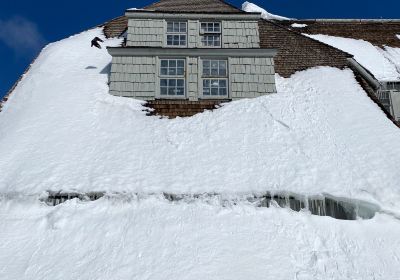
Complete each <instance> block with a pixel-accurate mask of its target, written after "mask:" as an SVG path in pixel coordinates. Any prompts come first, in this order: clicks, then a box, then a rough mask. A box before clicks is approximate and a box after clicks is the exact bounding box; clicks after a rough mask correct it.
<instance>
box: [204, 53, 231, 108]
mask: <svg viewBox="0 0 400 280" xmlns="http://www.w3.org/2000/svg"><path fill="white" fill-rule="evenodd" d="M203 60H225V61H226V76H225V77H203ZM198 64H199V75H198V89H199V92H198V97H199V99H208V100H213V99H230V96H231V75H230V71H229V58H228V57H212V58H211V57H199V60H198ZM205 79H206V80H226V94H227V95H225V96H220V95H217V96H215V95H203V80H205Z"/></svg>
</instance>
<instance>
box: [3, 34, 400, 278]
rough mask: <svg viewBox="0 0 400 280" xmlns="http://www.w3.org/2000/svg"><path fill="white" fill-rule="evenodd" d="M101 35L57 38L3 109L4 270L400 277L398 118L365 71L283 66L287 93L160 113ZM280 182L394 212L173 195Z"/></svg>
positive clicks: (280, 186) (233, 191) (28, 274)
mask: <svg viewBox="0 0 400 280" xmlns="http://www.w3.org/2000/svg"><path fill="white" fill-rule="evenodd" d="M102 32H103V30H102V28H96V29H92V30H89V31H87V32H83V33H81V34H78V35H75V36H72V37H70V38H67V39H64V40H62V41H59V42H56V43H53V44H50V45H48V46H47V47H46V48H45V49H44V50H43V51H42V52H41V54H40V56H39V57H38V59H37V60H36V61H35V63H33V65H32V67H31V69H30V70H29V71H28V72H27V73H26V75H24V76H23V78H22V80H21V82H20V83H19V84H18V85H17V87H16V88H15V89H14V91H13V92H12V94H11V95H10V99H9V101H8V102H7V103H6V104H5V106H4V110H3V111H2V112H1V113H0V155H1V156H0V170H1V176H0V217H1V223H0V224H1V226H0V240H2V243H1V245H0V247H1V250H0V264H1V269H0V278H1V279H3V278H4V279H63V280H68V279H132V278H135V279H150V280H153V279H157V280H158V279H187V280H192V279H193V280H194V279H203V278H206V279H212V280H213V279H215V280H217V279H218V280H219V279H233V280H236V279H237V280H239V279H240V280H241V279H266V278H268V279H278V280H279V279H348V278H350V279H385V280H386V279H395V278H396V277H397V276H398V275H399V274H400V261H399V260H400V257H399V252H398V248H399V247H400V240H399V238H398V236H399V234H400V223H399V217H400V204H399V201H400V187H399V186H400V176H399V166H400V131H399V130H398V128H396V127H395V126H394V125H393V124H392V123H391V122H390V121H389V120H388V119H387V118H386V117H385V115H384V114H383V112H382V111H381V110H380V109H379V108H378V107H377V106H376V105H375V104H374V103H373V102H372V101H371V100H370V99H369V98H368V97H367V95H366V94H365V92H364V91H363V90H362V88H361V87H360V86H359V84H358V83H357V82H356V80H355V79H354V74H353V72H351V71H350V70H348V69H347V70H340V69H337V68H329V67H317V68H313V69H308V70H306V71H302V72H299V73H296V74H294V75H293V76H292V77H290V78H282V77H280V76H279V75H277V76H276V78H277V88H278V93H277V94H273V95H269V96H264V97H260V98H256V99H248V100H240V101H235V102H231V103H229V104H226V105H224V106H223V107H222V108H219V109H218V110H215V111H213V112H205V113H202V114H198V115H196V116H194V117H191V118H183V119H182V118H177V119H173V120H169V119H159V118H157V117H149V116H146V113H145V112H143V111H142V110H143V106H142V104H143V102H141V101H137V100H133V99H128V98H122V97H115V96H111V95H109V94H108V86H107V73H108V69H109V65H110V62H111V57H110V56H109V55H108V53H107V51H106V50H105V48H103V49H96V48H90V44H89V43H88V42H90V40H91V39H92V38H93V37H95V36H98V37H101V38H103V34H102ZM292 33H293V34H294V35H293V36H297V37H298V38H302V39H303V38H304V37H303V36H301V35H298V34H297V33H296V32H292ZM297 37H296V38H297ZM103 39H105V38H103ZM304 39H306V40H309V41H312V40H310V39H307V38H304ZM121 41H122V39H116V38H113V39H105V42H104V45H105V46H117V45H119V44H120V43H121ZM321 45H322V44H321ZM327 48H330V47H327ZM330 49H332V48H330ZM387 52H388V54H390V51H387ZM48 190H55V191H60V190H62V191H76V192H93V191H104V192H108V193H109V194H110V196H109V197H108V198H102V199H99V200H97V201H94V202H87V203H85V202H81V201H78V200H72V201H67V202H66V203H63V204H60V205H58V206H56V207H50V206H46V205H45V204H43V203H41V202H40V201H39V196H40V195H41V194H43V193H44V192H46V191H48ZM266 191H273V192H274V191H275V192H278V191H285V192H296V193H298V194H301V195H318V194H331V195H336V196H338V197H345V198H348V199H354V198H357V199H363V200H365V201H368V202H370V203H374V204H376V205H377V206H379V207H380V208H381V209H382V210H381V211H380V213H377V215H376V216H375V217H374V218H373V219H371V220H357V221H339V220H334V219H332V218H329V217H318V216H312V215H310V214H309V213H308V212H304V211H301V212H299V213H297V212H294V211H291V210H290V209H281V208H278V207H271V208H257V207H254V206H253V205H251V204H248V203H243V202H240V201H238V202H235V203H233V204H231V205H225V204H223V203H219V202H218V201H215V202H212V201H211V202H209V201H202V200H196V201H193V202H191V203H184V202H169V201H167V200H165V199H163V198H162V195H161V193H163V192H167V193H176V194H179V193H222V194H224V195H226V196H229V197H232V198H233V200H234V198H235V197H238V196H242V195H243V194H253V193H260V192H261V193H264V192H266ZM116 193H117V194H116ZM137 194H143V197H141V198H139V196H138V195H137ZM146 194H151V195H146ZM158 194H159V195H158ZM234 201H235V200H234ZM355 268H356V269H355Z"/></svg>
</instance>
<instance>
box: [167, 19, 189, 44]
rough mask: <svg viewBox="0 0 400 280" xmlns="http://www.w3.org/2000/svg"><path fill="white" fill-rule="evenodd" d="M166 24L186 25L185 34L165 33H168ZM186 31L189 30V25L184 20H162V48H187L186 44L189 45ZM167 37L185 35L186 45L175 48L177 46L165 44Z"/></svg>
mask: <svg viewBox="0 0 400 280" xmlns="http://www.w3.org/2000/svg"><path fill="white" fill-rule="evenodd" d="M168 22H185V23H186V33H168V32H167V31H168ZM188 30H189V24H188V21H184V20H178V19H177V20H164V32H163V34H164V44H163V46H164V48H187V47H188V44H189V35H188V34H189V32H188ZM168 35H186V44H185V45H179V46H177V45H168V43H167V38H168Z"/></svg>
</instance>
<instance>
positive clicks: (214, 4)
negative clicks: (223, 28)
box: [144, 0, 243, 13]
mask: <svg viewBox="0 0 400 280" xmlns="http://www.w3.org/2000/svg"><path fill="white" fill-rule="evenodd" d="M144 9H145V10H154V11H159V12H209V13H242V12H243V11H242V10H240V9H238V8H236V7H234V6H233V5H231V4H229V3H227V2H225V1H222V0H161V1H159V2H156V3H153V4H151V5H149V6H146V7H144Z"/></svg>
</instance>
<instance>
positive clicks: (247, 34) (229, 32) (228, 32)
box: [222, 21, 260, 48]
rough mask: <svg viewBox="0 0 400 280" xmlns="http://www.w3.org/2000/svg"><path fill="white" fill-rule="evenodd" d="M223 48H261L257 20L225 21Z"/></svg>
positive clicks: (223, 23)
mask: <svg viewBox="0 0 400 280" xmlns="http://www.w3.org/2000/svg"><path fill="white" fill-rule="evenodd" d="M222 29H223V32H222V42H223V46H222V47H223V48H259V47H260V37H259V32H258V22H257V21H223V22H222Z"/></svg>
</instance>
